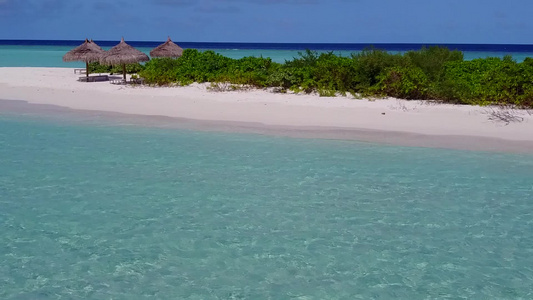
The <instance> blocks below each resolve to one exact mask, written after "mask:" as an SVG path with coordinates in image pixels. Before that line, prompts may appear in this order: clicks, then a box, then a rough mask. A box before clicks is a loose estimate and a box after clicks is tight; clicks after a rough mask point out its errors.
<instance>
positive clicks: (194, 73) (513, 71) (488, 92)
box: [91, 46, 533, 108]
mask: <svg viewBox="0 0 533 300" xmlns="http://www.w3.org/2000/svg"><path fill="white" fill-rule="evenodd" d="M94 67H95V68H97V67H103V66H99V65H98V64H94ZM128 68H130V69H131V71H134V72H138V73H139V75H140V76H141V77H144V78H145V82H147V83H149V84H157V85H168V84H179V85H188V84H191V83H193V82H200V83H201V82H211V83H230V84H233V85H235V86H252V87H257V88H267V87H272V88H275V89H276V90H277V91H279V92H286V91H288V90H290V91H293V92H297V93H311V92H317V93H318V94H319V95H321V96H335V95H337V94H342V95H346V94H352V95H354V96H355V97H369V96H370V97H382V96H391V97H397V98H403V99H423V100H439V101H443V102H447V103H456V104H475V105H491V104H495V105H512V106H516V107H520V108H533V59H532V58H526V59H525V60H524V61H523V62H520V63H519V62H516V61H514V60H513V59H512V58H511V57H510V56H506V57H504V58H503V59H501V58H494V57H489V58H480V59H474V60H469V61H468V60H464V57H463V53H462V52H460V51H456V50H455V51H452V50H449V49H447V48H444V47H436V46H435V47H429V48H422V49H421V50H418V51H409V52H406V53H403V54H394V53H389V52H386V51H383V50H378V49H367V50H364V51H362V52H360V53H354V54H352V55H351V56H350V57H343V56H338V55H335V54H334V53H333V52H329V53H321V54H319V53H317V52H313V51H309V50H308V51H305V52H303V53H299V56H298V57H296V58H294V59H292V60H288V61H285V63H276V62H273V61H272V60H271V59H270V58H263V57H244V58H241V59H232V58H228V57H225V56H222V55H220V54H217V53H215V52H213V51H204V52H202V51H198V50H195V49H186V50H184V52H183V56H182V57H180V58H178V59H170V58H156V59H152V60H151V61H149V62H147V63H146V64H145V65H144V66H142V65H139V64H136V65H132V66H128ZM97 71H98V70H97ZM118 71H119V70H117V72H118ZM91 72H92V71H91Z"/></svg>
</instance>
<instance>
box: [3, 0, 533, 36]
mask: <svg viewBox="0 0 533 300" xmlns="http://www.w3.org/2000/svg"><path fill="white" fill-rule="evenodd" d="M532 12H533V1H531V0H507V1H504V0H499V1H496V0H127V1H126V0H113V1H109V0H89V1H82V0H0V39H67V40H68V39H73V40H82V39H84V38H85V37H88V38H92V39H95V40H119V39H120V37H122V36H124V38H125V39H126V40H137V41H163V40H165V39H166V38H167V36H171V37H172V39H173V40H174V41H186V42H282V43H283V42H310V43H510V44H512V43H516V44H532V43H533V26H532V22H531V21H530V18H531V16H530V15H531V13H532Z"/></svg>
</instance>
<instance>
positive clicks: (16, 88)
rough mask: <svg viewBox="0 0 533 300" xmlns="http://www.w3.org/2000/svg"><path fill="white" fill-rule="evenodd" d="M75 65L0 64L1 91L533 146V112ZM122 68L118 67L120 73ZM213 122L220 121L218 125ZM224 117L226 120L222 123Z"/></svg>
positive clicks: (474, 146)
mask: <svg viewBox="0 0 533 300" xmlns="http://www.w3.org/2000/svg"><path fill="white" fill-rule="evenodd" d="M79 76H80V75H78V74H74V72H73V69H69V68H0V99H2V100H22V101H27V102H28V103H30V104H48V105H56V106H61V107H66V108H70V109H75V110H91V111H105V112H114V113H122V114H132V115H147V116H166V117H172V118H181V119H188V120H196V121H209V122H210V124H212V126H211V128H210V129H213V130H217V128H218V127H224V128H226V129H227V128H228V127H229V128H231V127H232V126H234V127H235V128H239V131H242V130H244V131H250V132H258V133H267V134H268V133H272V134H281V135H287V136H299V137H318V138H338V139H352V140H361V141H369V142H379V143H387V144H394V145H406V146H427V147H441V148H456V149H469V150H488V151H510V152H527V153H533V112H527V111H523V110H513V111H507V112H506V113H508V116H510V117H512V120H511V122H505V121H502V120H499V119H498V118H496V117H495V115H494V114H493V112H495V111H496V112H498V111H499V110H498V109H496V108H487V107H474V106H462V105H448V104H434V103H429V102H424V101H406V100H399V99H375V100H369V99H354V98H353V97H351V96H349V97H334V98H325V97H319V96H317V95H304V94H299V95H295V94H280V93H272V92H268V91H263V90H247V91H232V92H213V91H210V90H209V89H208V87H209V85H208V84H193V85H191V86H186V87H150V86H131V85H114V84H110V83H109V82H108V81H104V82H92V83H84V82H78V81H77V78H78V77H79ZM119 77H120V75H117V78H119ZM213 124H214V125H213ZM222 125H223V126H222Z"/></svg>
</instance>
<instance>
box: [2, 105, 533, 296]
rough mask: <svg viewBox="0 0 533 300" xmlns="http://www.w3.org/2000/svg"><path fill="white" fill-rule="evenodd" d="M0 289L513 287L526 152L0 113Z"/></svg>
mask: <svg viewBox="0 0 533 300" xmlns="http://www.w3.org/2000/svg"><path fill="white" fill-rule="evenodd" d="M0 128H1V129H0V208H1V209H0V228H2V230H1V231H0V298H1V299H140V298H151V299H434V298H453V299H458V298H461V297H464V298H475V299H495V298H498V299H503V298H506V299H531V298H532V297H533V287H532V285H531V282H533V218H532V217H533V215H532V212H533V181H532V180H531V179H532V178H533V156H531V155H510V154H494V153H492V154H491V153H483V152H467V151H451V150H439V149H424V148H401V147H388V146H377V145H372V144H363V143H356V142H344V141H328V140H313V139H290V138H282V137H267V136H259V135H248V134H229V133H210V132H196V131H186V130H176V129H161V128H143V127H139V126H130V127H126V126H117V125H110V124H107V125H106V124H103V123H101V124H99V123H98V122H97V120H96V121H95V122H92V123H91V124H82V123H73V122H64V121H60V120H54V121H52V120H46V119H38V118H34V117H27V116H23V115H9V116H8V115H3V116H2V115H0Z"/></svg>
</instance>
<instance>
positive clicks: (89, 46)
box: [63, 39, 105, 77]
mask: <svg viewBox="0 0 533 300" xmlns="http://www.w3.org/2000/svg"><path fill="white" fill-rule="evenodd" d="M104 54H105V51H104V49H102V48H100V46H98V45H97V44H96V43H95V42H93V40H90V41H89V40H87V39H85V42H84V43H83V44H81V45H80V46H78V47H76V48H74V49H72V50H70V51H69V52H67V54H65V55H64V56H63V61H84V62H85V75H86V76H87V77H89V63H91V62H95V61H99V60H100V59H101V58H102V56H103V55H104Z"/></svg>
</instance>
